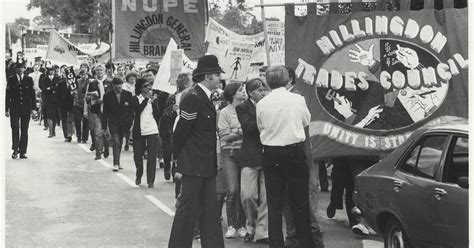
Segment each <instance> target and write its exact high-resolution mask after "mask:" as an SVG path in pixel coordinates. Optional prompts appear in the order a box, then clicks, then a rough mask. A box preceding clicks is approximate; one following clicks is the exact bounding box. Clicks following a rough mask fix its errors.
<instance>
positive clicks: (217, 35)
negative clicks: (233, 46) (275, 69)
mask: <svg viewBox="0 0 474 248" xmlns="http://www.w3.org/2000/svg"><path fill="white" fill-rule="evenodd" d="M232 40H240V41H248V42H253V43H254V49H253V53H252V58H251V60H250V63H251V65H253V64H255V65H259V66H261V65H264V64H266V53H265V36H264V33H263V32H261V33H258V34H254V35H240V34H237V33H234V32H232V31H230V30H229V29H227V28H225V27H224V26H222V25H221V24H219V23H218V22H217V21H215V20H214V19H212V18H209V23H208V25H207V29H206V42H207V43H208V48H207V54H213V55H215V56H216V57H217V58H218V59H219V61H224V59H225V51H227V50H228V47H229V45H230V42H231V41H232Z"/></svg>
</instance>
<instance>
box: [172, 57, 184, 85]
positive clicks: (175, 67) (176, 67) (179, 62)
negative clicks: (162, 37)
mask: <svg viewBox="0 0 474 248" xmlns="http://www.w3.org/2000/svg"><path fill="white" fill-rule="evenodd" d="M183 56H184V51H183V50H182V49H178V50H174V51H171V58H170V84H171V85H173V86H176V79H177V78H178V75H179V73H181V71H182V70H183Z"/></svg>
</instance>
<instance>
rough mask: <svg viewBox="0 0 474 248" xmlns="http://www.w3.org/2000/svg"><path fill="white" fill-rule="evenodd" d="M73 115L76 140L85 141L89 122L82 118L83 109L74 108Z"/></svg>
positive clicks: (87, 136) (87, 135)
mask: <svg viewBox="0 0 474 248" xmlns="http://www.w3.org/2000/svg"><path fill="white" fill-rule="evenodd" d="M73 114H74V126H76V137H77V140H78V141H87V140H88V139H89V121H88V120H87V119H86V118H84V115H83V107H79V106H74V110H73Z"/></svg>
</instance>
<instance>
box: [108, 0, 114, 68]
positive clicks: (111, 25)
mask: <svg viewBox="0 0 474 248" xmlns="http://www.w3.org/2000/svg"><path fill="white" fill-rule="evenodd" d="M108 2H109V7H110V9H111V10H112V13H113V8H114V6H113V4H112V2H113V0H109V1H108ZM111 21H112V20H111ZM109 25H110V26H109V30H110V31H109V35H110V47H109V54H110V63H112V64H113V60H112V45H113V42H112V40H113V38H114V26H113V21H112V23H111V24H109Z"/></svg>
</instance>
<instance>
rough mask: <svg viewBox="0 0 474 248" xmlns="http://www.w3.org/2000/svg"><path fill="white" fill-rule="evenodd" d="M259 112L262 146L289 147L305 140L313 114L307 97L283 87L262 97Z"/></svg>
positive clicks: (258, 104)
mask: <svg viewBox="0 0 474 248" xmlns="http://www.w3.org/2000/svg"><path fill="white" fill-rule="evenodd" d="M256 111H257V126H258V129H259V130H260V140H261V141H262V144H263V145H267V146H287V145H291V144H296V143H300V142H303V141H305V139H306V136H305V132H304V128H305V127H307V126H308V125H309V122H310V121H311V114H310V113H309V110H308V107H307V106H306V101H305V99H304V97H302V96H300V95H298V94H295V93H291V92H289V91H287V90H286V89H285V88H284V87H280V88H277V89H274V90H272V92H270V94H268V95H267V96H266V97H264V98H263V99H262V100H260V101H259V102H258V103H257V110H256Z"/></svg>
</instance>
